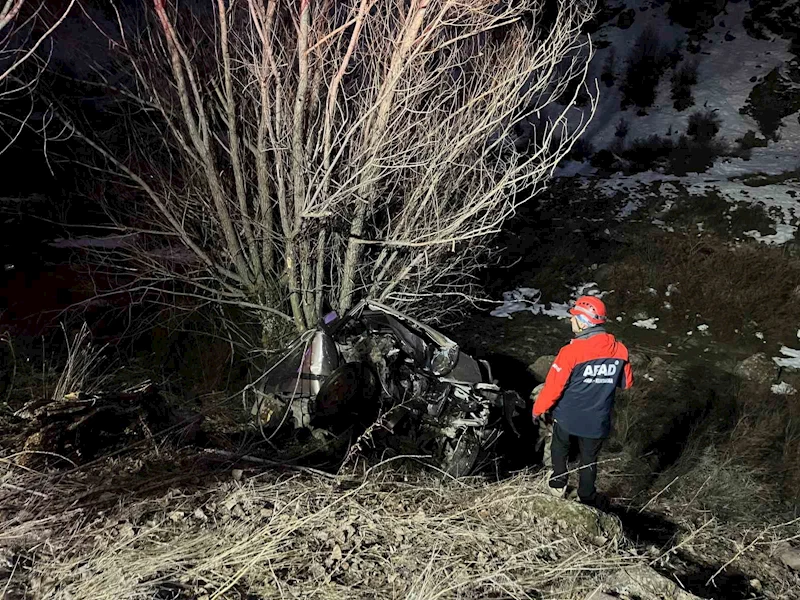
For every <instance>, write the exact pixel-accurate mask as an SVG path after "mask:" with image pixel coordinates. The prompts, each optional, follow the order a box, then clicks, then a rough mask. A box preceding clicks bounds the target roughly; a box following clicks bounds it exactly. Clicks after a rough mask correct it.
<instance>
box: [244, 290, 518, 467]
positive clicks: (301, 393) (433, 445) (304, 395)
mask: <svg viewBox="0 0 800 600" xmlns="http://www.w3.org/2000/svg"><path fill="white" fill-rule="evenodd" d="M524 406H525V403H524V401H523V400H522V398H521V397H520V396H519V394H517V393H516V392H512V391H504V390H501V389H500V387H499V386H498V385H497V383H496V382H495V381H494V380H493V378H492V371H491V367H490V366H489V363H488V362H486V361H484V360H476V359H475V358H473V357H472V356H470V355H468V354H467V353H465V352H463V351H462V350H461V349H460V348H459V347H458V345H457V344H456V343H455V342H454V341H453V340H451V339H449V338H448V337H446V336H445V335H443V334H442V333H440V332H438V331H436V330H435V329H433V328H431V327H429V326H427V325H425V324H423V323H420V322H419V321H416V320H415V319H413V318H411V317H409V316H407V315H404V314H403V313H401V312H399V311H396V310H394V309H392V308H389V307H387V306H384V305H382V304H379V303H378V302H374V301H371V300H364V301H362V302H360V303H359V304H358V305H357V306H355V307H354V308H352V309H351V310H350V311H348V312H347V313H346V314H345V315H344V316H341V317H340V316H338V315H336V314H335V313H331V314H330V315H328V316H327V317H326V318H325V319H324V320H323V322H322V323H321V324H320V325H319V326H318V327H317V328H316V329H313V330H310V331H307V332H305V333H304V334H303V335H301V336H300V337H299V338H298V339H297V340H295V342H294V343H293V344H291V346H290V347H289V349H288V350H287V351H286V352H285V353H284V354H282V355H281V357H280V358H279V359H278V360H277V361H276V362H275V363H274V364H273V365H272V366H271V367H270V368H269V369H268V370H267V371H266V373H265V374H264V375H263V377H262V379H261V381H260V382H259V386H258V393H257V394H256V401H255V403H254V405H253V406H252V414H253V416H254V417H255V418H256V419H257V421H258V424H259V426H260V427H262V428H264V427H268V428H269V427H272V428H276V427H281V426H283V425H284V424H285V423H286V422H288V421H290V422H291V424H292V425H293V426H294V427H295V428H308V429H317V428H319V429H331V430H336V429H337V428H338V429H342V428H343V427H349V426H357V427H360V428H361V429H362V431H363V430H365V429H366V428H367V427H369V426H370V425H372V429H373V430H375V429H377V430H378V431H380V432H382V433H385V434H388V437H389V438H402V439H403V442H404V443H403V445H402V447H403V448H409V447H412V448H414V449H416V451H417V453H422V454H424V455H426V456H428V457H430V461H431V462H432V464H433V465H434V466H436V467H438V468H439V469H441V470H442V471H444V472H445V473H447V474H448V475H451V476H453V477H460V476H464V475H468V474H469V473H471V472H472V471H473V470H474V469H475V468H476V465H477V464H478V462H479V457H481V456H486V455H487V453H488V452H489V451H490V450H491V449H492V448H493V447H494V446H495V444H496V443H497V441H498V439H499V438H500V436H501V435H502V434H503V432H504V431H506V430H508V431H511V432H513V433H516V429H514V425H513V422H512V419H513V417H514V415H515V414H516V413H517V412H518V411H520V410H521V409H522V408H523V407H524Z"/></svg>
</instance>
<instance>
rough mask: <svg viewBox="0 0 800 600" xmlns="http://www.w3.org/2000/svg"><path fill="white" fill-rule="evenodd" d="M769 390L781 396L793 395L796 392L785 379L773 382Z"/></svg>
mask: <svg viewBox="0 0 800 600" xmlns="http://www.w3.org/2000/svg"><path fill="white" fill-rule="evenodd" d="M770 391H771V392H772V393H773V394H780V395H781V396H794V395H795V394H796V393H797V390H796V389H794V387H792V386H791V385H789V384H788V383H786V382H785V381H781V382H780V383H773V384H772V386H771V387H770Z"/></svg>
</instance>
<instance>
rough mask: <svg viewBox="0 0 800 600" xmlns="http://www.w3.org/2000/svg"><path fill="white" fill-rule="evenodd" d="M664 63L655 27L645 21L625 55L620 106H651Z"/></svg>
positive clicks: (665, 64) (664, 59)
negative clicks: (640, 31) (625, 63)
mask: <svg viewBox="0 0 800 600" xmlns="http://www.w3.org/2000/svg"><path fill="white" fill-rule="evenodd" d="M666 66H667V62H666V55H665V53H664V48H663V46H662V44H661V39H660V38H659V35H658V31H657V30H656V29H655V28H654V27H653V26H652V25H648V26H647V27H646V28H645V29H644V30H643V31H642V33H641V34H640V35H639V37H638V38H637V39H636V42H635V44H634V46H633V49H632V50H631V53H630V56H629V57H628V64H627V67H626V69H625V76H624V80H623V82H622V86H621V90H622V108H623V109H624V108H626V107H627V106H629V105H631V104H634V105H636V106H638V107H640V108H644V107H647V106H652V105H653V102H654V101H655V99H656V89H657V87H658V82H659V81H660V80H661V75H662V74H663V73H664V69H665V68H666Z"/></svg>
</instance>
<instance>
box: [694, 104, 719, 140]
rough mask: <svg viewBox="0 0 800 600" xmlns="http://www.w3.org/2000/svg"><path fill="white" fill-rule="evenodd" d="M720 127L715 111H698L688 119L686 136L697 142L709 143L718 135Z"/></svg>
mask: <svg viewBox="0 0 800 600" xmlns="http://www.w3.org/2000/svg"><path fill="white" fill-rule="evenodd" d="M721 125H722V121H721V120H720V118H719V115H717V112H716V109H714V110H706V111H702V112H700V111H698V112H695V113H692V114H691V116H690V117H689V125H688V126H687V128H686V134H687V135H688V136H689V137H690V138H692V139H694V140H695V141H697V142H709V141H711V140H712V139H713V138H714V136H716V135H717V133H719V129H720V126H721Z"/></svg>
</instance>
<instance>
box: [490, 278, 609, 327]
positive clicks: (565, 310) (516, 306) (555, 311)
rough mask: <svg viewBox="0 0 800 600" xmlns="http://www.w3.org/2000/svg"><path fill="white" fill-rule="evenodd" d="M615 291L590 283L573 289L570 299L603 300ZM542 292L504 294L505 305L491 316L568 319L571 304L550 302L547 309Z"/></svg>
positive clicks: (522, 289) (522, 290)
mask: <svg viewBox="0 0 800 600" xmlns="http://www.w3.org/2000/svg"><path fill="white" fill-rule="evenodd" d="M613 291H614V290H609V291H601V290H600V288H599V287H598V286H597V283H596V282H594V281H590V282H588V283H582V284H581V285H578V286H575V287H573V288H572V293H571V294H570V298H571V300H572V301H574V300H576V299H577V298H579V297H581V296H596V297H597V298H603V297H604V296H606V295H607V294H610V293H612V292H613ZM541 300H542V291H541V290H539V289H536V288H529V287H520V288H517V289H515V290H511V291H510V292H503V303H502V304H501V305H500V306H498V307H497V308H495V309H494V310H492V312H490V313H489V314H490V315H491V316H493V317H505V318H507V319H511V318H512V317H511V315H512V314H514V313H518V312H530V313H531V314H534V315H544V316H546V317H556V318H558V319H568V318H569V317H570V315H569V309H570V307H571V306H572V301H570V302H564V303H561V302H550V303H549V304H550V308H546V303H544V302H542V301H541Z"/></svg>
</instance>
